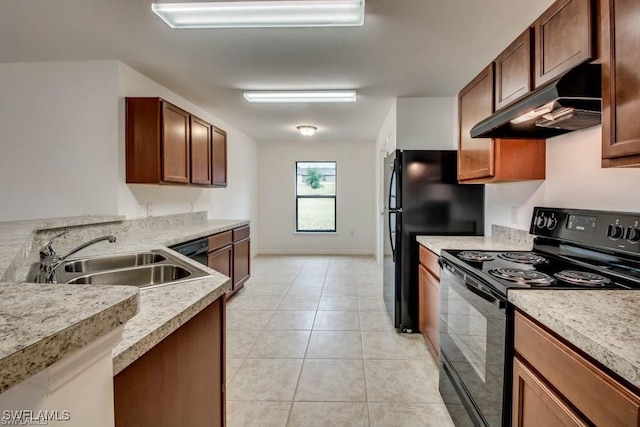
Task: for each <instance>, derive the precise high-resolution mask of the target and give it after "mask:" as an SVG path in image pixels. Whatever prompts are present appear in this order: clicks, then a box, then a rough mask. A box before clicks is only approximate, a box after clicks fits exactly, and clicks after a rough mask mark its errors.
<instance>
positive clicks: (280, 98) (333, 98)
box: [244, 90, 356, 103]
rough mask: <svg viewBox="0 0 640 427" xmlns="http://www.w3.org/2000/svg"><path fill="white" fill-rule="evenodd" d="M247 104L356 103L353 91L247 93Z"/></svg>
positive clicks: (245, 96) (245, 94)
mask: <svg viewBox="0 0 640 427" xmlns="http://www.w3.org/2000/svg"><path fill="white" fill-rule="evenodd" d="M244 98H245V99H246V100H247V101H249V102H282V103H285V102H356V91H355V90H295V91H249V92H245V93H244Z"/></svg>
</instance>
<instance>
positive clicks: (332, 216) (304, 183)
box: [296, 162, 337, 232]
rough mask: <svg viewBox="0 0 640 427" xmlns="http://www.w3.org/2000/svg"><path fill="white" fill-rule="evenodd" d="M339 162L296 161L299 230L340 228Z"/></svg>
mask: <svg viewBox="0 0 640 427" xmlns="http://www.w3.org/2000/svg"><path fill="white" fill-rule="evenodd" d="M336 182H337V181H336V162H296V231H300V232H335V231H336Z"/></svg>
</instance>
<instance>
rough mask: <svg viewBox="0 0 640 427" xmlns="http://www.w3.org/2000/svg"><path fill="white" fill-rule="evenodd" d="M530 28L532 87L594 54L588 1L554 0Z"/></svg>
mask: <svg viewBox="0 0 640 427" xmlns="http://www.w3.org/2000/svg"><path fill="white" fill-rule="evenodd" d="M631 1H633V0H631ZM534 27H535V39H536V48H535V53H536V54H535V69H534V79H535V87H539V86H541V85H543V84H545V83H547V82H549V81H551V80H553V79H554V78H556V77H558V76H560V75H561V74H563V73H564V72H566V71H568V70H570V69H571V68H573V67H575V66H576V65H578V64H581V63H583V62H585V61H588V60H590V59H592V58H593V57H594V53H595V49H594V37H593V15H592V1H591V0H558V1H557V2H555V3H554V4H553V5H552V6H551V7H550V8H549V9H547V10H546V11H545V12H544V13H543V14H542V15H541V16H540V18H538V20H537V21H536V22H535V24H534Z"/></svg>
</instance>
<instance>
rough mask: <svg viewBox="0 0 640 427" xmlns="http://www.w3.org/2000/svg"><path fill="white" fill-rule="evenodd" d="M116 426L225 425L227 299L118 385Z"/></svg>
mask: <svg viewBox="0 0 640 427" xmlns="http://www.w3.org/2000/svg"><path fill="white" fill-rule="evenodd" d="M113 382H114V391H113V392H114V406H115V409H114V411H115V425H116V426H117V427H128V426H131V427H138V426H158V427H171V426H221V425H222V426H223V425H225V419H224V418H225V415H224V412H225V396H224V389H225V386H224V384H225V298H218V299H217V300H216V301H214V302H213V303H211V304H210V305H209V306H208V307H207V308H205V309H204V310H202V311H201V312H200V313H198V314H197V315H196V316H195V317H193V318H192V319H191V320H189V321H188V322H187V323H185V324H184V325H182V326H181V327H180V328H178V329H177V330H176V331H174V332H173V333H171V335H169V336H168V337H166V338H165V339H163V340H162V341H160V342H159V343H158V344H157V345H156V346H155V347H153V348H151V349H150V350H149V351H148V352H147V353H145V354H144V355H143V356H141V357H140V358H139V359H138V360H136V361H135V362H133V363H132V364H131V365H129V366H128V367H127V368H126V369H124V370H123V371H122V372H120V373H118V374H117V375H116V376H115V377H114V379H113Z"/></svg>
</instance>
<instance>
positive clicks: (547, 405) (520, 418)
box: [511, 358, 588, 427]
mask: <svg viewBox="0 0 640 427" xmlns="http://www.w3.org/2000/svg"><path fill="white" fill-rule="evenodd" d="M512 414H513V419H512V423H511V425H512V426H513V427H537V426H558V427H559V426H587V425H588V424H587V423H586V422H585V421H584V420H583V419H582V418H581V417H580V415H578V414H576V413H575V412H574V411H573V409H571V408H570V407H569V406H568V405H567V404H566V403H565V402H564V401H563V400H562V398H561V397H559V396H558V395H557V394H556V393H554V391H553V390H551V388H549V387H548V386H547V385H546V384H545V382H544V380H542V379H541V378H539V377H538V376H537V375H536V374H535V373H533V372H531V370H529V368H527V367H526V366H525V365H524V364H523V363H522V362H520V360H519V359H518V358H515V359H514V361H513V412H512Z"/></svg>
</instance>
